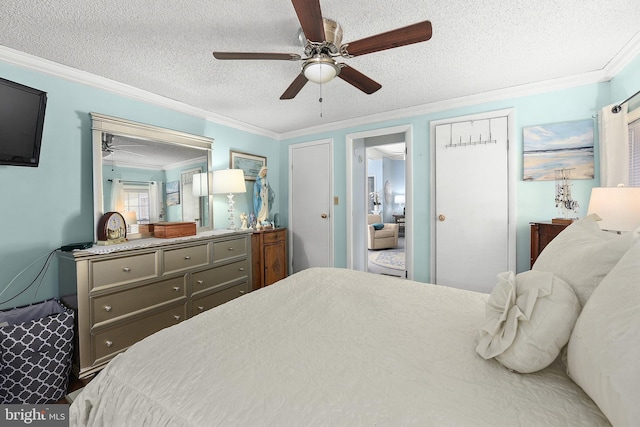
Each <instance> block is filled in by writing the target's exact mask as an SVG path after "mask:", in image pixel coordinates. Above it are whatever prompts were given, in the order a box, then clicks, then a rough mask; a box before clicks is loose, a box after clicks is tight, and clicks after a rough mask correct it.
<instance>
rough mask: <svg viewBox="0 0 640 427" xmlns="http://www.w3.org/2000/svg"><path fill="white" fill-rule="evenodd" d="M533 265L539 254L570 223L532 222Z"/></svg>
mask: <svg viewBox="0 0 640 427" xmlns="http://www.w3.org/2000/svg"><path fill="white" fill-rule="evenodd" d="M530 225H531V267H533V264H534V263H535V262H536V259H538V255H540V253H541V252H542V250H543V249H544V248H545V247H546V246H547V245H548V244H549V242H551V241H552V240H553V239H554V238H555V237H556V236H557V235H558V234H560V232H561V231H562V230H564V229H565V228H567V226H568V225H569V224H556V223H553V222H548V221H546V222H545V221H543V222H532V223H531V224H530Z"/></svg>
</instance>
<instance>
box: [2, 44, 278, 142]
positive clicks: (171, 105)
mask: <svg viewBox="0 0 640 427" xmlns="http://www.w3.org/2000/svg"><path fill="white" fill-rule="evenodd" d="M0 60H1V61H4V62H7V63H9V64H13V65H17V66H20V67H23V68H28V69H31V70H35V71H39V72H42V73H45V74H49V75H52V76H55V77H59V78H62V79H65V80H69V81H71V82H74V83H80V84H83V85H86V86H90V87H94V88H96V89H102V90H105V91H108V92H112V93H115V94H117V95H121V96H124V97H127V98H131V99H134V100H137V101H142V102H147V103H150V104H154V105H157V106H159V107H164V108H167V109H170V110H173V111H177V112H180V113H185V114H189V115H191V116H195V117H199V118H201V119H205V120H207V121H210V122H213V123H217V124H220V125H224V126H228V127H231V128H234V129H239V130H242V131H245V132H249V133H254V134H257V135H262V136H266V137H269V138H273V139H276V140H277V139H280V136H279V134H278V133H276V132H271V131H268V130H266V129H262V128H259V127H257V126H253V125H250V124H248V123H244V122H241V121H239V120H233V119H230V118H228V117H224V116H221V115H219V114H215V113H212V112H210V111H206V110H203V109H201V108H197V107H193V106H191V105H188V104H185V103H183V102H179V101H176V100H174V99H170V98H166V97H164V96H161V95H157V94H155V93H151V92H148V91H146V90H142V89H139V88H136V87H134V86H130V85H127V84H124V83H119V82H116V81H114V80H111V79H107V78H105V77H100V76H97V75H95V74H91V73H88V72H86V71H81V70H78V69H76V68H73V67H69V66H67V65H63V64H59V63H57V62H53V61H49V60H48V59H44V58H40V57H37V56H34V55H30V54H28V53H24V52H20V51H18V50H15V49H11V48H8V47H6V46H1V45H0Z"/></svg>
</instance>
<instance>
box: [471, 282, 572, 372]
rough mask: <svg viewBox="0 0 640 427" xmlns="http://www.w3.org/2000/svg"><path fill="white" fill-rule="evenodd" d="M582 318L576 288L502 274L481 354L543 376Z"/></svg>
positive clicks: (488, 311) (492, 298)
mask: <svg viewBox="0 0 640 427" xmlns="http://www.w3.org/2000/svg"><path fill="white" fill-rule="evenodd" d="M579 313H580V303H579V302H578V298H577V297H576V295H575V293H574V292H573V290H572V289H571V287H570V286H569V285H568V284H567V283H566V282H565V281H564V280H562V279H560V278H559V277H556V276H554V275H553V274H552V273H547V272H541V271H526V272H524V273H520V274H518V275H517V276H514V274H513V273H512V272H506V273H500V274H499V275H498V284H497V285H496V287H495V288H494V289H493V292H491V296H490V297H489V300H488V302H487V309H486V320H485V322H484V324H483V325H482V329H481V331H480V341H479V343H478V346H477V347H476V351H477V352H478V354H480V355H481V356H482V357H484V358H485V359H490V358H492V357H495V358H496V360H497V361H498V362H500V363H501V364H502V365H504V366H505V367H507V368H509V369H511V370H514V371H517V372H521V373H530V372H535V371H539V370H540V369H543V368H546V367H547V366H549V365H550V364H551V363H552V362H553V361H554V360H555V359H556V357H558V354H559V353H560V350H561V349H562V347H563V346H564V345H565V344H566V343H567V341H569V336H570V335H571V330H572V329H573V325H574V324H575V322H576V319H577V318H578V314H579Z"/></svg>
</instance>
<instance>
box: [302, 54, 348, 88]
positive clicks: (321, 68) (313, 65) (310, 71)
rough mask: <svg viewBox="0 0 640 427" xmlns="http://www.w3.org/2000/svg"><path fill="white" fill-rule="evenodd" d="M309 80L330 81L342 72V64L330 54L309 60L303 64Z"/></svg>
mask: <svg viewBox="0 0 640 427" xmlns="http://www.w3.org/2000/svg"><path fill="white" fill-rule="evenodd" d="M302 72H303V74H304V76H305V77H306V78H307V80H309V81H311V82H314V83H318V84H323V83H328V82H330V81H331V80H333V78H334V77H335V76H337V75H338V74H339V73H340V66H338V64H336V62H335V61H334V60H333V59H332V58H331V57H330V56H328V55H318V56H316V57H315V58H311V59H309V60H307V62H305V63H304V65H303V66H302Z"/></svg>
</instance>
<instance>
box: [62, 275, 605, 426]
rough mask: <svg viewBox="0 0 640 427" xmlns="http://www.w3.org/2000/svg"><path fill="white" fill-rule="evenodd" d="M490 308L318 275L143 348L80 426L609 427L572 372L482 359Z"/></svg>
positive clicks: (87, 402)
mask: <svg viewBox="0 0 640 427" xmlns="http://www.w3.org/2000/svg"><path fill="white" fill-rule="evenodd" d="M486 298H487V295H485V294H479V293H474V292H469V291H463V290H459V289H453V288H445V287H440V286H434V285H427V284H424V283H417V282H412V281H406V280H399V279H396V278H391V277H384V276H378V275H373V274H368V273H360V272H355V271H350V270H343V269H310V270H306V271H304V272H302V273H299V274H297V275H294V276H291V277H289V278H287V279H285V280H283V281H281V282H279V283H277V284H275V285H272V286H269V287H267V288H264V289H261V290H259V291H255V292H252V293H250V294H248V295H245V296H243V297H241V298H238V299H236V300H233V301H231V302H228V303H226V304H224V305H222V306H220V307H218V308H216V309H214V310H210V311H208V312H205V313H203V314H201V315H198V316H196V317H195V318H193V319H191V320H188V321H185V322H182V323H180V324H178V325H176V326H174V327H171V328H168V329H165V330H163V331H160V332H159V333H157V334H155V335H153V336H151V337H149V338H147V339H145V340H143V341H141V342H140V343H138V344H136V345H135V346H133V347H131V348H130V349H129V350H127V351H126V353H124V354H122V355H120V356H118V357H117V358H116V359H114V360H113V361H112V362H111V363H109V365H108V366H107V367H106V368H105V369H104V370H103V371H102V372H101V373H100V374H99V375H98V377H97V378H95V379H94V380H93V381H91V382H90V383H89V384H88V385H87V386H86V387H85V389H84V391H83V392H82V393H81V394H80V396H79V397H78V398H77V399H76V400H75V402H74V403H73V405H72V406H71V414H70V415H71V425H96V426H110V427H113V426H128V425H130V426H143V425H148V426H154V427H157V426H232V425H241V426H261V425H267V426H358V425H362V426H374V425H378V426H405V425H416V426H492V427H496V426H518V425H520V426H537V425H549V426H569V425H575V426H602V425H609V423H608V421H607V420H606V418H605V417H604V416H603V415H602V413H601V412H600V410H599V409H598V408H597V406H596V405H595V404H594V403H593V402H592V401H591V400H590V399H589V398H588V397H587V396H586V395H585V394H584V393H583V392H582V390H581V389H580V388H579V387H578V386H577V385H575V384H574V383H573V382H572V381H571V380H570V379H569V378H568V377H567V376H566V375H565V374H564V372H563V370H562V368H561V366H560V365H558V364H556V365H552V366H551V367H550V368H547V369H545V370H543V371H541V372H538V373H534V374H516V373H512V372H509V371H508V370H507V369H505V368H503V367H502V366H500V365H499V364H498V363H497V362H495V361H494V360H488V361H486V360H484V359H482V358H481V357H480V356H479V355H478V354H477V353H476V352H475V350H474V349H475V346H476V344H477V334H478V330H477V329H478V327H477V325H478V324H479V323H480V322H481V320H482V318H483V316H484V304H485V301H486Z"/></svg>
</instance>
